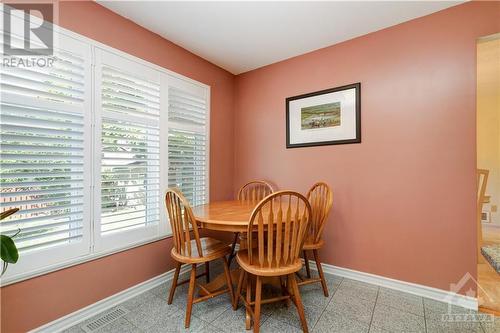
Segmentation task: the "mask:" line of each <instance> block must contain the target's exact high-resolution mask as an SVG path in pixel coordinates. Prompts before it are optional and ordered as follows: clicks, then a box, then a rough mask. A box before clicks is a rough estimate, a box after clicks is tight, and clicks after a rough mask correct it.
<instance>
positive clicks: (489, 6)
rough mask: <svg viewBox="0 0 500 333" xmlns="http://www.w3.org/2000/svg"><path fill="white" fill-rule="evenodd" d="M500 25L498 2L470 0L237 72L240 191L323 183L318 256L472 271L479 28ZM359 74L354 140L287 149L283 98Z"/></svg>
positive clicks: (455, 276) (445, 273)
mask: <svg viewBox="0 0 500 333" xmlns="http://www.w3.org/2000/svg"><path fill="white" fill-rule="evenodd" d="M499 31H500V3H498V2H488V3H481V2H470V3H466V4H463V5H459V6H456V7H451V8H449V9H446V10H444V11H441V12H438V13H435V14H432V15H429V16H426V17H422V18H419V19H415V20H412V21H409V22H406V23H403V24H400V25H397V26H394V27H391V28H388V29H384V30H381V31H378V32H375V33H371V34H368V35H365V36H362V37H359V38H356V39H353V40H350V41H346V42H344V43H341V44H337V45H334V46H331V47H328V48H325V49H321V50H318V51H315V52H311V53H308V54H305V55H302V56H299V57H295V58H291V59H288V60H285V61H282V62H279V63H276V64H273V65H269V66H266V67H263V68H260V69H257V70H254V71H251V72H247V73H245V74H242V75H239V76H237V78H236V87H235V103H236V104H235V105H236V108H235V109H236V115H235V134H236V135H235V167H234V172H235V180H234V186H235V189H236V188H237V187H238V186H240V185H241V184H243V183H244V182H245V181H247V180H248V179H258V178H264V179H270V180H272V181H274V182H275V183H277V185H278V186H279V187H280V188H281V189H294V190H298V191H301V192H303V193H304V192H306V190H307V189H308V188H309V187H310V186H311V185H312V184H313V183H314V182H315V181H318V180H323V181H326V182H327V183H329V184H330V185H331V186H332V188H333V191H334V206H333V211H332V212H333V213H332V214H331V216H330V218H329V220H328V225H327V226H326V228H325V232H324V238H325V241H326V246H325V247H324V248H323V250H322V251H321V259H322V261H323V262H325V263H328V264H333V265H336V266H340V267H345V268H350V269H354V270H358V271H362V272H367V273H373V274H377V275H381V276H385V277H389V278H394V279H398V280H403V281H409V282H413V283H418V284H422V285H426V286H431V287H435V288H440V289H445V290H448V289H449V286H450V283H456V282H458V281H459V280H460V278H461V277H462V276H463V275H464V274H465V273H466V272H470V273H471V274H472V275H473V276H476V254H475V253H476V252H475V248H476V247H475V246H476V225H475V223H476V222H475V195H476V192H475V186H476V184H475V182H476V179H475V168H476V146H475V141H476V127H475V122H476V118H475V117H476V38H478V37H480V36H484V35H489V34H493V33H496V32H499ZM356 82H361V119H362V126H361V127H362V143H361V144H350V145H337V146H323V147H311V148H295V149H286V148H285V98H286V97H289V96H295V95H300V94H303V93H309V92H313V91H318V90H323V89H327V88H332V87H337V86H342V85H346V84H350V83H356ZM463 292H465V290H464V291H463Z"/></svg>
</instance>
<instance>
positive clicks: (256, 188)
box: [229, 180, 274, 265]
mask: <svg viewBox="0 0 500 333" xmlns="http://www.w3.org/2000/svg"><path fill="white" fill-rule="evenodd" d="M273 192H274V188H273V186H272V185H271V184H269V183H268V182H266V181H264V180H252V181H251V182H248V183H246V184H245V185H243V186H242V187H241V188H240V189H239V191H238V200H239V201H248V202H253V203H255V204H257V203H258V202H259V201H261V200H262V199H264V198H265V197H267V196H268V195H269V194H271V193H273ZM239 236H240V235H239V233H238V232H235V233H234V240H233V244H232V245H231V255H230V256H229V264H230V265H231V261H232V260H233V258H234V256H235V250H236V244H237V243H238V238H239Z"/></svg>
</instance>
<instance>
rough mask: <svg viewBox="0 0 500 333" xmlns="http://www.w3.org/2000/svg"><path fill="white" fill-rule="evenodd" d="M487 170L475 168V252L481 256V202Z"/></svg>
mask: <svg viewBox="0 0 500 333" xmlns="http://www.w3.org/2000/svg"><path fill="white" fill-rule="evenodd" d="M489 173H490V172H489V170H485V169H477V173H476V174H477V203H476V223H477V254H478V257H481V246H482V245H483V226H482V224H481V216H482V213H483V204H484V202H485V197H486V186H487V185H488V175H489Z"/></svg>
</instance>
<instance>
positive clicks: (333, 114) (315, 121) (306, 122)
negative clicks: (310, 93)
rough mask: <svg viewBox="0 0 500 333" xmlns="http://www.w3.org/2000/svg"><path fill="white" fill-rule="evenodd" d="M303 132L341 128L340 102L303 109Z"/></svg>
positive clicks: (301, 114)
mask: <svg viewBox="0 0 500 333" xmlns="http://www.w3.org/2000/svg"><path fill="white" fill-rule="evenodd" d="M300 116H301V128H302V130H310V129H318V128H325V127H335V126H340V102H335V103H328V104H321V105H314V106H308V107H304V108H301V110H300Z"/></svg>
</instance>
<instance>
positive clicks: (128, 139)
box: [96, 50, 166, 250]
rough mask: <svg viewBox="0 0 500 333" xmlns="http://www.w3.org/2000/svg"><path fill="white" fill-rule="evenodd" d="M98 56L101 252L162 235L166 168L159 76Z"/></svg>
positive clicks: (119, 59)
mask: <svg viewBox="0 0 500 333" xmlns="http://www.w3.org/2000/svg"><path fill="white" fill-rule="evenodd" d="M96 57H97V59H96V60H97V61H96V68H97V70H96V72H97V77H98V80H99V81H98V84H97V87H99V86H100V95H99V98H97V103H98V104H99V105H98V106H100V107H98V108H97V109H98V110H100V112H99V111H98V112H96V116H97V117H98V118H99V120H98V121H97V124H100V126H96V127H98V128H100V133H98V135H100V140H99V141H100V142H99V143H100V151H101V154H100V157H101V159H100V168H99V170H98V171H99V173H100V179H99V184H98V186H96V191H97V192H98V194H99V195H100V198H101V204H100V207H99V209H100V227H99V230H98V233H97V235H96V245H97V249H98V250H100V249H106V248H114V247H119V246H120V245H123V244H130V243H133V242H139V241H142V240H144V239H147V238H151V237H154V236H155V235H157V234H158V228H159V224H160V209H161V208H163V206H162V205H161V203H162V200H161V198H160V193H161V188H162V187H161V186H160V177H161V176H162V175H164V174H165V172H163V170H162V169H163V168H165V169H166V165H165V166H164V165H160V73H159V72H158V71H156V70H152V69H150V68H148V67H147V66H143V65H140V64H137V63H134V62H132V61H129V60H126V59H123V58H122V57H119V56H116V55H114V54H112V53H109V52H106V51H102V50H97V52H96ZM165 148H166V147H165ZM163 183H164V182H163ZM99 187H100V188H99Z"/></svg>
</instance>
